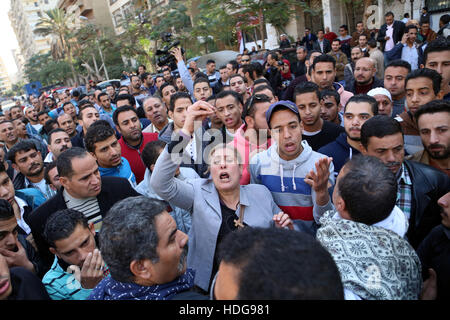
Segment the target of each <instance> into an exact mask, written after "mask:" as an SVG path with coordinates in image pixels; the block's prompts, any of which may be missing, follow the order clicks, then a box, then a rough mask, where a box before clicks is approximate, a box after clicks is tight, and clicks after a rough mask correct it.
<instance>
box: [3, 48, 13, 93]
mask: <svg viewBox="0 0 450 320" xmlns="http://www.w3.org/2000/svg"><path fill="white" fill-rule="evenodd" d="M11 89H12V84H11V79H10V78H9V75H8V71H7V70H6V68H5V64H4V63H3V59H2V58H1V57H0V95H1V94H3V93H4V92H6V91H10V90H11Z"/></svg>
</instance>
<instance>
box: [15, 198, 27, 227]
mask: <svg viewBox="0 0 450 320" xmlns="http://www.w3.org/2000/svg"><path fill="white" fill-rule="evenodd" d="M14 200H15V201H16V203H17V205H18V206H19V210H20V219H17V218H16V220H17V224H18V225H19V227H21V228H22V230H23V231H25V232H26V234H30V233H31V229H30V227H29V226H28V224H26V222H25V220H23V214H24V212H25V209H24V207H25V206H28V204H27V203H26V202H25V201H23V200H22V199H20V198H18V197H14Z"/></svg>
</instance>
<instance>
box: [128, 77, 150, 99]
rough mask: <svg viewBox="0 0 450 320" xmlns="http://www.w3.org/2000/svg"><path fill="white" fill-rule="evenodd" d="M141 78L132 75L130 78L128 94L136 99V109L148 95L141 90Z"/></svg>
mask: <svg viewBox="0 0 450 320" xmlns="http://www.w3.org/2000/svg"><path fill="white" fill-rule="evenodd" d="M141 85H142V82H141V78H140V77H139V76H138V75H132V76H131V77H130V94H131V95H132V96H133V97H134V99H136V105H137V107H140V106H141V104H142V103H141V101H142V99H144V98H145V97H146V96H147V95H148V93H147V92H145V91H144V90H142V89H141Z"/></svg>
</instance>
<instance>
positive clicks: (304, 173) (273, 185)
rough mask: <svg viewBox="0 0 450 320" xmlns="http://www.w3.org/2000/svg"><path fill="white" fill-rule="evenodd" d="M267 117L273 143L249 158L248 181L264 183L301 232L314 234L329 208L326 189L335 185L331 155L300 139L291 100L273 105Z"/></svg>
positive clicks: (296, 115)
mask: <svg viewBox="0 0 450 320" xmlns="http://www.w3.org/2000/svg"><path fill="white" fill-rule="evenodd" d="M266 120H267V123H268V125H269V128H270V130H271V136H272V139H273V141H274V144H273V145H272V146H271V147H270V148H269V149H267V150H266V151H263V152H261V153H258V154H257V155H255V156H254V157H253V158H252V159H251V160H250V174H251V183H259V184H263V185H265V186H266V187H267V188H268V189H269V190H270V191H271V192H272V196H273V198H274V200H275V203H276V204H277V205H278V206H279V207H280V209H282V210H283V211H284V212H286V213H287V214H289V217H290V218H291V219H292V220H294V221H295V223H296V225H297V227H298V228H299V229H300V230H301V231H305V232H308V233H310V234H315V231H316V230H317V224H316V222H318V221H319V218H320V217H321V216H322V214H323V213H324V212H325V211H327V210H330V209H331V208H332V204H331V201H330V196H329V192H328V188H329V187H331V186H332V185H334V175H333V174H332V173H333V171H334V167H333V163H332V158H328V157H326V156H324V155H322V154H320V153H317V152H315V151H313V150H312V149H311V147H310V146H309V145H308V143H307V142H306V141H302V126H301V123H300V115H299V112H298V109H297V106H296V105H295V104H294V103H292V102H291V101H279V102H276V103H274V104H272V105H271V106H270V107H269V110H268V111H267V112H266Z"/></svg>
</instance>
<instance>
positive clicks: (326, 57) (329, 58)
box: [311, 54, 336, 70]
mask: <svg viewBox="0 0 450 320" xmlns="http://www.w3.org/2000/svg"><path fill="white" fill-rule="evenodd" d="M321 62H329V63H332V64H333V68H336V59H334V57H333V56H330V55H329V54H322V55H320V56H317V57H315V58H314V60H313V63H312V65H311V70H315V67H316V64H318V63H321Z"/></svg>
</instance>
